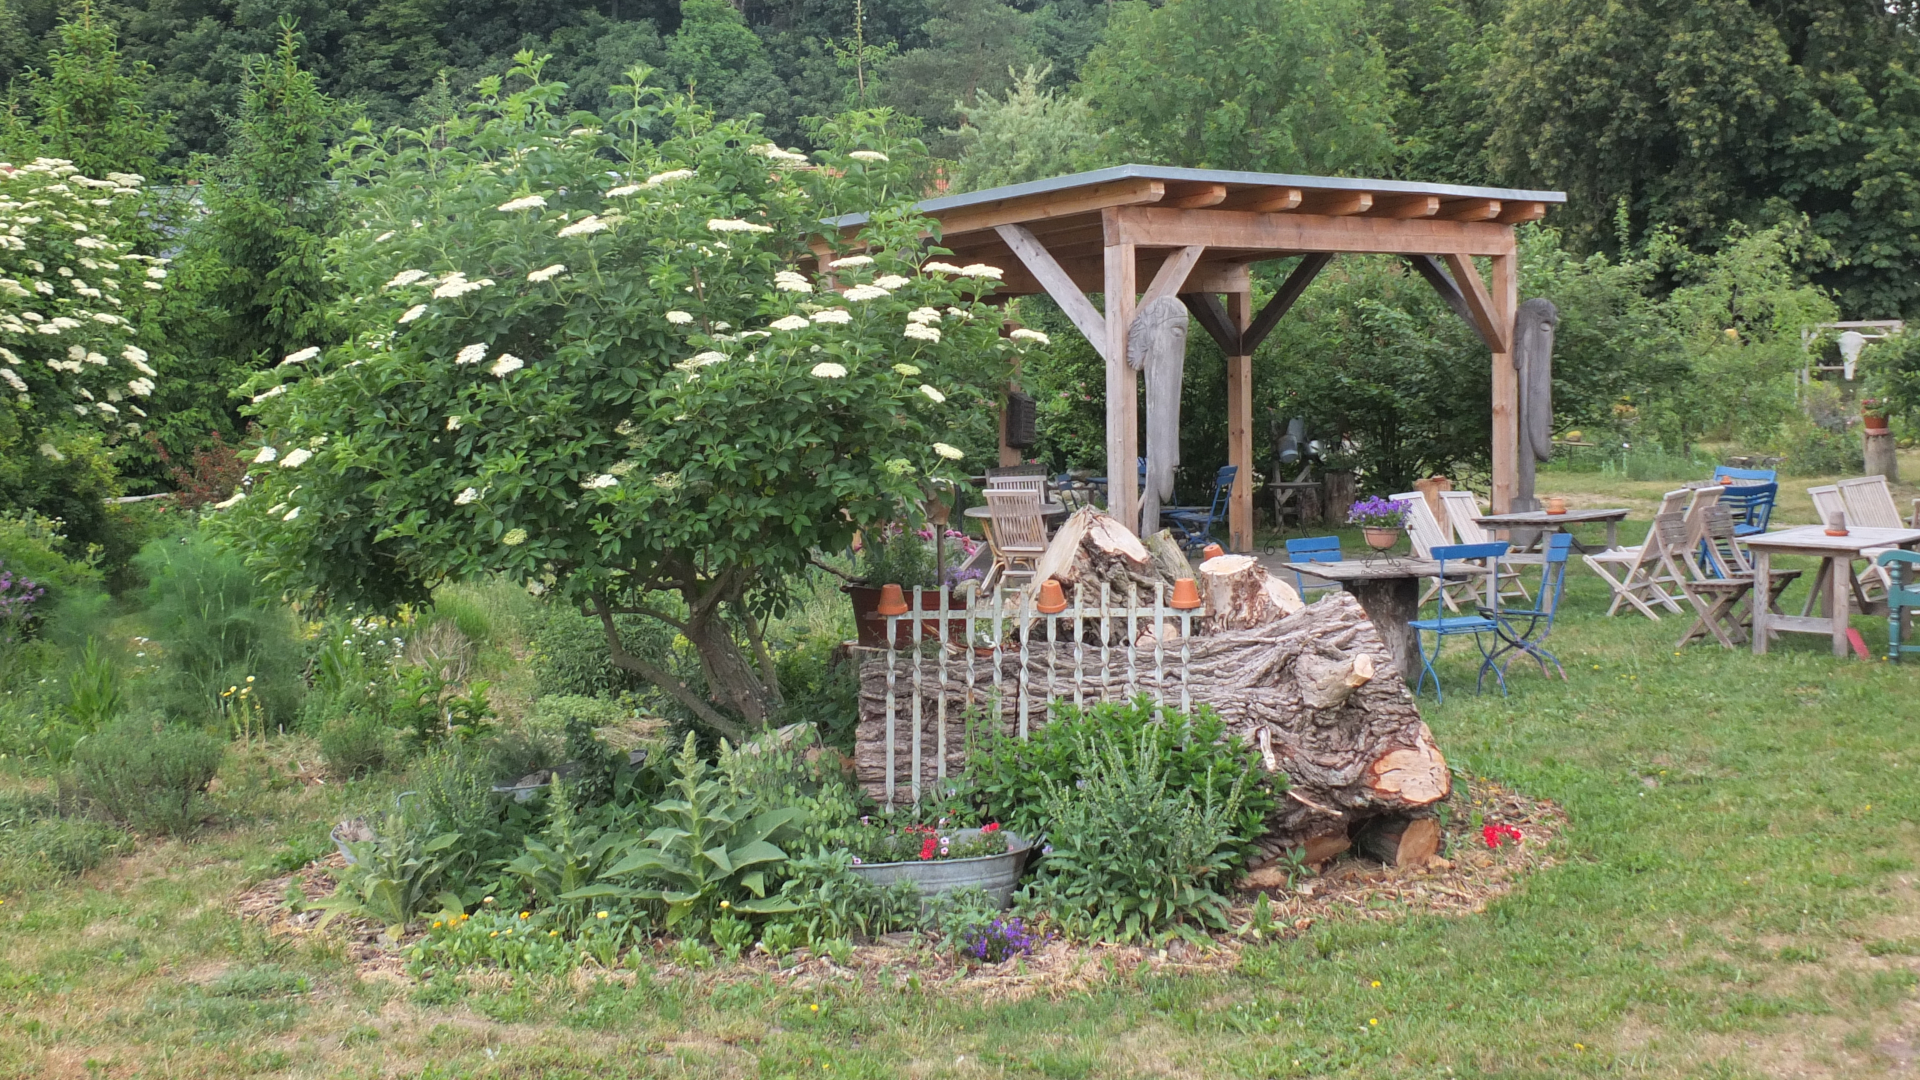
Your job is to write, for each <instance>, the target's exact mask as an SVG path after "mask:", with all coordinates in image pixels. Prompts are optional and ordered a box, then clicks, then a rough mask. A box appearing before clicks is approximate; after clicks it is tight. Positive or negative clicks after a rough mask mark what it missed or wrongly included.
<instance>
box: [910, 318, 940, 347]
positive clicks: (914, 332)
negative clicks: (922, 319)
mask: <svg viewBox="0 0 1920 1080" xmlns="http://www.w3.org/2000/svg"><path fill="white" fill-rule="evenodd" d="M901 333H902V335H904V336H905V337H908V338H911V339H913V340H914V341H925V342H929V343H932V342H937V341H939V340H940V328H939V327H937V326H928V325H927V324H926V323H917V322H910V323H908V324H907V328H906V329H905V330H903V331H901Z"/></svg>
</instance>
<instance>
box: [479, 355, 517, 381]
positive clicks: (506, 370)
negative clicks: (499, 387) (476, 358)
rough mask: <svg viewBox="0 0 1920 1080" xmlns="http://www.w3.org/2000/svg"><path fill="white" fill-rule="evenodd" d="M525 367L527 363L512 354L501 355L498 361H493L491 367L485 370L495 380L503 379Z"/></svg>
mask: <svg viewBox="0 0 1920 1080" xmlns="http://www.w3.org/2000/svg"><path fill="white" fill-rule="evenodd" d="M526 366H527V362H526V361H525V360H522V359H520V358H519V357H517V356H515V355H513V354H512V353H501V354H500V359H498V360H495V361H494V362H493V366H492V367H490V368H488V369H487V370H488V371H491V372H492V373H493V374H494V376H495V377H496V378H501V379H504V378H506V377H507V376H509V375H511V374H513V373H514V372H516V371H519V370H520V369H521V368H523V367H526Z"/></svg>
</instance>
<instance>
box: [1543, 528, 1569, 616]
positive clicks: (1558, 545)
mask: <svg viewBox="0 0 1920 1080" xmlns="http://www.w3.org/2000/svg"><path fill="white" fill-rule="evenodd" d="M1572 553H1573V534H1572V533H1564V532H1557V533H1554V534H1553V535H1552V536H1550V537H1548V538H1547V551H1546V555H1547V558H1546V561H1545V562H1543V563H1541V564H1540V591H1539V592H1537V593H1535V594H1534V603H1535V605H1537V606H1536V609H1535V610H1537V611H1539V612H1540V613H1541V614H1542V615H1545V616H1546V626H1545V628H1544V630H1543V632H1542V633H1541V634H1540V640H1543V641H1544V640H1546V636H1547V634H1549V633H1552V632H1553V618H1554V616H1555V615H1556V614H1558V613H1559V611H1560V594H1561V593H1562V592H1564V591H1565V590H1566V587H1567V558H1568V556H1569V555H1571V554H1572Z"/></svg>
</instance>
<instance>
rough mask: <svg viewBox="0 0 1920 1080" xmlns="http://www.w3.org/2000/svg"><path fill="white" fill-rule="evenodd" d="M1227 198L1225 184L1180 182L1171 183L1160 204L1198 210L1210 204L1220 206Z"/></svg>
mask: <svg viewBox="0 0 1920 1080" xmlns="http://www.w3.org/2000/svg"><path fill="white" fill-rule="evenodd" d="M1226 199H1227V185H1225V184H1179V185H1169V186H1168V188H1167V194H1166V197H1165V198H1163V199H1161V200H1160V202H1159V204H1158V205H1160V206H1172V207H1177V208H1179V209H1182V210H1198V209H1201V208H1203V207H1208V206H1218V205H1220V204H1221V203H1223V202H1225V201H1226Z"/></svg>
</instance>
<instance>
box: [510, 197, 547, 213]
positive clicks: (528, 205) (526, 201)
mask: <svg viewBox="0 0 1920 1080" xmlns="http://www.w3.org/2000/svg"><path fill="white" fill-rule="evenodd" d="M546 205H547V200H546V199H545V198H543V197H542V196H539V195H522V196H520V197H519V198H517V199H511V200H509V201H507V202H503V203H501V204H500V207H499V208H500V209H501V210H504V211H506V212H507V213H513V212H514V211H515V210H544V209H546Z"/></svg>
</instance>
